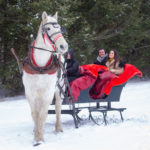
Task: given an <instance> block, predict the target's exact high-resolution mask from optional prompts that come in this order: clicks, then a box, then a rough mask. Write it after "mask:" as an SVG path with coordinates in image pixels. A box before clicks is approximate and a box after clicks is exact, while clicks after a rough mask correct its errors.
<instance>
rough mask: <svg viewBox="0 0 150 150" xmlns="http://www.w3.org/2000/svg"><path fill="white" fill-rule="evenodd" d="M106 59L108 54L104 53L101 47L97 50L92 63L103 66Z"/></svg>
mask: <svg viewBox="0 0 150 150" xmlns="http://www.w3.org/2000/svg"><path fill="white" fill-rule="evenodd" d="M107 60H108V54H107V53H106V51H105V49H104V48H102V49H100V50H99V55H98V57H97V59H96V60H95V61H94V64H97V65H103V66H105V64H106V61H107Z"/></svg>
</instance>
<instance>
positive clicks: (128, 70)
mask: <svg viewBox="0 0 150 150" xmlns="http://www.w3.org/2000/svg"><path fill="white" fill-rule="evenodd" d="M135 75H137V76H139V77H142V72H141V71H140V70H138V69H137V68H136V67H135V66H133V65H131V64H126V65H125V68H124V72H123V73H122V74H120V75H119V76H118V77H117V78H114V79H112V80H111V82H109V83H107V85H106V88H105V90H104V93H105V94H106V95H109V93H110V91H111V89H112V87H113V86H117V85H120V84H123V83H125V82H127V81H128V80H129V79H131V78H132V77H133V76H135Z"/></svg>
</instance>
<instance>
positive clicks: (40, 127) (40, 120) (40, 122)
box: [34, 100, 50, 142]
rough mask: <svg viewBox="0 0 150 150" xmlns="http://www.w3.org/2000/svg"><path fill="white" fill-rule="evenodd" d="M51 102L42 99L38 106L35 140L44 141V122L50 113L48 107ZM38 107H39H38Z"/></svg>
mask: <svg viewBox="0 0 150 150" xmlns="http://www.w3.org/2000/svg"><path fill="white" fill-rule="evenodd" d="M49 104H50V102H49V101H44V100H41V103H40V104H38V106H37V107H36V114H37V123H36V125H35V129H36V130H35V134H34V135H35V141H37V142H38V141H44V138H43V131H44V124H45V121H46V118H47V115H48V113H47V112H48V107H49ZM37 108H38V109H37Z"/></svg>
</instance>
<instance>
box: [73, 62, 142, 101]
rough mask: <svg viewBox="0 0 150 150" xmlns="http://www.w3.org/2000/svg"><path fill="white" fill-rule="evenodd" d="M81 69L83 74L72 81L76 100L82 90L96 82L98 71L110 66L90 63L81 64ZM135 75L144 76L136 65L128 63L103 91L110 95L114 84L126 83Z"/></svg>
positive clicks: (105, 69)
mask: <svg viewBox="0 0 150 150" xmlns="http://www.w3.org/2000/svg"><path fill="white" fill-rule="evenodd" d="M80 70H81V74H82V76H81V77H80V78H77V79H76V80H74V81H73V82H71V83H70V87H71V91H72V94H73V96H74V99H75V101H77V99H78V96H79V95H80V91H81V90H84V89H87V88H88V87H90V86H91V85H93V84H94V83H95V81H96V80H97V77H98V72H99V71H107V70H108V68H107V67H105V66H101V65H95V64H89V65H83V66H81V69H80ZM135 75H137V76H139V77H142V72H141V71H140V70H138V69H137V68H136V67H134V66H133V65H130V64H126V65H125V69H124V72H123V73H122V74H121V75H119V76H118V77H115V78H113V79H112V80H110V81H109V82H107V84H106V86H105V88H104V89H103V91H101V92H102V93H105V94H107V95H109V93H110V91H111V88H112V87H113V86H115V85H120V84H122V83H125V82H126V81H128V80H129V79H130V78H132V77H133V76H135ZM96 90H97V89H95V92H99V91H96ZM87 94H88V93H87ZM100 95H101V94H100ZM93 98H95V99H97V98H99V97H97V96H96V97H93Z"/></svg>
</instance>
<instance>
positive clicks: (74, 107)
mask: <svg viewBox="0 0 150 150" xmlns="http://www.w3.org/2000/svg"><path fill="white" fill-rule="evenodd" d="M64 79H65V84H66V86H67V89H68V90H69V93H70V96H69V95H68V94H67V96H65V98H64V100H63V103H62V105H68V106H70V107H69V109H68V108H62V110H61V114H70V115H72V117H73V119H74V124H75V127H76V128H78V127H79V124H80V122H81V121H82V120H83V119H82V118H80V117H79V115H78V114H79V112H80V111H81V110H83V109H87V110H88V112H89V119H90V120H92V121H93V122H94V123H95V124H97V125H100V124H101V123H99V120H98V119H100V118H97V119H95V118H94V116H93V115H92V113H93V112H98V113H101V114H102V118H101V122H103V123H104V124H105V125H107V123H108V121H107V112H109V111H117V112H119V113H120V117H121V120H122V121H123V120H124V119H123V115H122V112H123V111H124V110H125V109H126V108H114V107H112V106H111V104H112V102H119V101H120V96H121V92H122V89H123V87H124V86H125V84H126V83H124V84H122V85H119V86H114V87H113V88H112V90H111V92H110V94H109V95H108V97H107V98H105V99H96V100H94V99H92V98H90V96H89V89H90V87H89V88H87V89H85V90H83V91H80V96H79V97H78V100H77V102H75V100H74V98H73V95H72V92H71V89H70V85H69V82H68V79H67V77H65V78H64ZM67 93H68V92H67ZM54 104H55V102H54V103H53V104H52V105H54ZM83 104H87V105H86V106H83ZM101 104H105V105H101ZM48 114H55V110H48Z"/></svg>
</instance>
